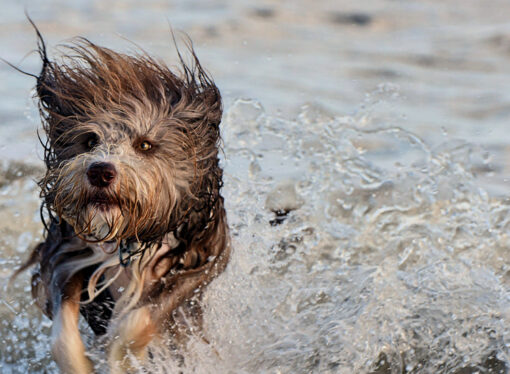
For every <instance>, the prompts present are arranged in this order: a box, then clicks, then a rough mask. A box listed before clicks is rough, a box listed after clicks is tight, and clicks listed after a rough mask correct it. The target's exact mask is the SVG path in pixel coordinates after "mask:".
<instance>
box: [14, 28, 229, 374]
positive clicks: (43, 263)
mask: <svg viewBox="0 0 510 374" xmlns="http://www.w3.org/2000/svg"><path fill="white" fill-rule="evenodd" d="M34 27H35V26H34ZM36 31H37V35H38V45H39V54H40V57H41V59H42V70H41V73H40V75H39V76H34V77H36V78H37V86H36V93H37V97H38V101H39V108H40V113H41V117H42V122H43V129H44V131H45V133H46V136H45V137H44V139H43V140H42V143H43V146H44V151H45V154H44V155H45V157H44V161H45V163H46V167H47V171H46V175H45V176H44V177H43V178H42V179H41V180H40V181H39V186H40V188H41V197H42V198H43V203H42V207H41V212H42V215H41V216H42V217H43V222H44V224H45V227H46V230H45V241H44V242H43V243H40V244H39V245H38V246H37V247H36V248H35V249H34V250H33V252H32V254H31V256H30V258H29V260H28V261H27V262H26V264H25V265H24V266H23V268H22V269H21V270H23V269H26V268H27V267H30V266H32V265H36V267H35V271H34V273H33V277H32V294H33V297H34V299H35V301H36V303H37V305H38V306H39V307H40V308H41V309H42V310H43V312H44V313H45V314H46V315H47V316H48V317H49V318H51V319H52V320H53V327H52V353H53V357H54V359H55V361H56V362H57V364H58V366H59V367H60V369H61V371H62V372H64V373H73V374H76V373H93V372H94V365H93V364H92V362H91V361H90V359H89V358H88V357H87V355H86V353H85V348H84V344H83V343H82V340H81V337H80V332H79V330H78V319H79V314H80V313H81V314H82V315H83V316H84V317H85V319H86V320H87V322H88V323H89V325H90V327H91V328H92V330H93V331H94V332H95V334H96V335H101V336H104V337H106V338H105V339H106V340H107V341H108V342H109V343H108V351H107V354H108V360H109V365H110V370H111V372H113V373H124V372H129V371H130V367H131V364H132V363H131V361H130V358H129V357H132V356H133V355H134V356H135V357H137V358H139V359H143V357H144V355H146V350H147V345H148V344H149V342H151V340H153V339H154V338H157V337H158V336H159V335H160V333H163V332H165V331H167V329H169V328H171V325H172V320H173V319H174V317H175V314H174V311H175V310H176V309H177V308H178V307H179V306H183V308H185V305H187V303H186V301H187V300H188V299H189V298H190V297H192V296H193V295H194V294H196V293H197V291H198V290H200V289H201V287H203V286H204V285H205V284H207V283H208V282H209V281H210V280H211V279H212V278H213V277H214V276H216V275H217V274H218V273H219V272H221V271H223V269H224V268H225V266H226V263H227V261H228V257H229V251H230V247H229V240H228V228H227V223H226V217H225V211H224V208H223V198H222V197H221V195H220V188H221V186H222V170H221V168H220V167H219V165H218V144H219V141H220V134H219V125H220V121H221V115H222V105H221V97H220V93H219V91H218V89H217V87H216V86H215V84H214V83H213V81H212V80H211V78H210V77H209V76H208V75H207V74H206V73H205V71H204V70H203V69H202V67H201V65H200V63H199V61H198V59H197V57H196V55H195V53H194V52H193V49H192V48H191V47H190V52H191V55H192V57H193V63H192V64H191V66H190V65H186V64H185V63H184V60H183V58H182V57H181V55H180V53H179V58H180V65H181V68H180V69H179V70H180V72H179V73H175V72H172V71H171V70H170V69H169V68H168V67H167V66H166V65H164V64H162V63H160V62H157V61H156V60H154V59H153V58H151V57H149V56H148V55H147V54H145V53H142V54H140V55H135V56H130V55H125V54H121V53H117V52H114V51H112V50H110V49H107V48H103V47H100V46H98V45H96V44H93V43H91V42H90V41H88V40H86V39H77V40H76V41H75V42H74V43H73V44H70V45H68V46H66V47H65V48H67V49H66V51H67V52H66V53H65V55H64V56H63V57H62V59H61V60H58V61H50V60H49V58H48V56H47V52H46V46H45V44H44V41H43V39H42V37H41V35H40V33H39V31H38V30H37V29H36ZM21 270H20V271H21ZM195 312H196V310H192V309H190V308H188V313H190V314H191V315H193V313H195ZM195 317H197V318H196V319H197V320H198V319H199V316H195ZM127 353H129V355H128V354H127Z"/></svg>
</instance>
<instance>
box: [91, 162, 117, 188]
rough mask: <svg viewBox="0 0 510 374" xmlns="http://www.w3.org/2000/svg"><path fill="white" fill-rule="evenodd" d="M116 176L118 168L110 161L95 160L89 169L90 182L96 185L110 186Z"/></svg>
mask: <svg viewBox="0 0 510 374" xmlns="http://www.w3.org/2000/svg"><path fill="white" fill-rule="evenodd" d="M116 176H117V170H115V166H113V164H110V163H109V162H94V163H93V164H91V165H90V166H89V169H88V170H87V177H88V179H89V182H90V184H91V185H93V186H95V187H108V186H109V185H110V184H111V183H112V182H113V180H114V179H115V177H116Z"/></svg>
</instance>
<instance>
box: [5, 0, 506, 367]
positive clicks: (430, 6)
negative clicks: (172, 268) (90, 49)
mask: <svg viewBox="0 0 510 374" xmlns="http://www.w3.org/2000/svg"><path fill="white" fill-rule="evenodd" d="M87 4H88V3H87ZM90 4H92V5H90V6H89V5H86V4H85V3H82V2H76V3H74V2H73V5H62V4H61V6H62V7H63V8H62V9H63V12H64V13H66V14H67V15H68V17H69V18H70V19H73V17H75V18H77V19H80V20H91V19H93V18H94V15H96V16H97V17H96V18H95V21H94V22H95V23H94V22H93V23H92V24H90V23H85V22H83V23H82V22H77V23H76V26H74V28H71V29H70V30H69V29H67V28H69V27H70V24H69V22H70V21H67V18H66V21H65V22H64V24H63V25H60V28H59V29H58V30H60V31H59V35H61V38H63V37H67V36H69V35H74V34H78V33H80V34H84V33H85V34H86V33H87V32H89V33H91V32H92V31H90V30H91V29H92V28H93V27H95V28H98V29H100V30H102V31H103V30H104V31H103V32H104V33H105V35H106V33H107V32H109V30H111V29H115V28H116V25H119V24H122V25H125V26H124V27H125V29H122V30H121V31H122V32H123V33H125V34H126V35H128V36H129V37H130V38H131V39H133V40H135V41H137V42H140V41H141V42H142V44H143V45H148V46H149V47H150V48H153V49H154V50H155V51H157V54H158V55H162V54H164V53H165V52H164V50H163V49H161V45H162V44H163V41H162V39H161V38H156V39H155V42H154V44H151V42H149V40H152V39H154V35H158V33H152V32H151V30H153V29H154V28H156V29H157V28H158V27H160V29H158V30H159V31H160V32H161V33H162V31H161V30H163V29H164V28H165V27H166V24H165V22H161V26H158V21H155V22H154V24H151V26H150V27H149V28H148V29H146V30H144V29H143V28H140V27H139V26H140V23H137V22H141V21H140V19H141V20H147V19H152V18H151V17H155V15H156V14H157V13H158V11H159V10H158V9H167V8H165V6H164V5H163V4H159V3H157V2H150V3H149V5H148V6H147V8H146V9H145V10H144V12H145V13H141V14H139V17H140V18H136V17H135V16H134V14H135V13H134V12H133V9H134V8H135V7H136V6H135V5H134V4H130V3H127V4H128V5H124V8H118V9H116V10H114V11H112V12H113V14H115V15H116V16H118V17H121V16H122V17H124V18H122V17H121V19H120V20H119V19H118V18H115V19H116V21H115V22H111V20H109V19H108V17H107V15H106V14H103V13H104V12H106V10H104V9H103V8H101V7H100V5H99V4H96V3H94V2H92V3H90ZM186 4H187V3H184V2H182V3H181V2H175V3H174V4H173V5H172V7H171V9H172V13H171V14H172V17H173V19H172V21H173V22H177V23H178V25H179V26H180V27H185V28H186V29H187V30H188V31H189V32H190V33H192V37H193V38H194V40H195V41H196V42H197V43H198V46H199V52H202V53H199V54H200V56H202V55H204V56H205V58H204V59H205V62H204V65H205V66H207V67H208V68H209V69H210V70H211V72H212V73H213V75H214V76H215V77H216V76H217V77H218V78H219V83H221V85H220V87H222V90H223V91H224V92H225V97H226V103H227V105H226V111H225V116H224V121H223V123H222V127H223V139H224V141H223V142H224V145H223V149H224V155H223V158H222V163H223V166H224V168H225V187H224V189H223V195H224V196H225V201H226V208H227V212H228V220H229V225H230V227H231V234H232V242H233V248H234V252H233V256H232V259H231V262H230V265H229V267H228V268H227V270H226V272H225V273H224V274H223V275H222V276H221V277H219V278H218V279H216V280H215V281H214V282H213V283H212V284H211V285H210V286H208V288H207V290H206V292H205V295H204V299H203V305H204V309H205V313H204V318H205V324H204V325H205V328H204V332H203V334H204V335H205V336H206V338H207V340H209V342H210V343H209V344H206V343H204V341H203V339H202V338H201V336H200V333H199V332H196V335H193V336H191V337H190V339H189V341H188V343H187V344H188V347H187V349H186V350H184V351H182V352H180V353H176V352H173V351H171V350H170V349H166V348H165V347H166V346H165V345H164V344H160V345H155V346H153V347H152V351H153V353H154V359H153V362H152V363H151V364H150V365H149V369H148V370H150V372H151V373H170V372H177V371H178V370H180V371H182V372H184V373H377V374H380V373H456V374H466V373H477V372H479V373H507V372H508V371H509V369H508V368H510V331H509V330H510V264H509V255H508V248H509V247H510V238H509V236H508V233H509V232H510V198H509V195H508V180H509V179H508V170H509V169H508V166H507V165H508V161H507V160H508V144H509V141H510V138H509V135H508V130H507V128H508V124H507V116H506V115H505V113H506V112H505V107H506V105H507V98H506V96H507V93H506V91H507V87H508V85H507V83H508V76H509V75H508V74H507V71H506V69H508V63H507V60H506V57H505V56H506V55H505V53H506V52H505V51H504V48H505V41H506V40H507V36H506V35H507V30H508V25H507V24H506V23H505V20H504V17H503V16H502V15H503V14H504V12H503V11H502V10H500V11H498V12H496V11H494V9H493V10H490V9H488V8H489V7H482V6H479V5H477V3H476V2H468V1H466V2H463V3H462V7H461V6H459V4H458V3H455V2H451V3H446V4H443V3H442V2H437V3H436V2H431V3H427V4H426V3H423V4H422V3H418V2H414V3H406V4H403V3H400V2H391V4H393V6H390V7H387V8H384V7H383V5H387V4H388V2H382V1H374V2H373V4H372V5H373V7H371V8H370V7H368V6H367V7H366V8H363V7H361V8H360V9H358V10H359V11H360V12H364V14H369V15H370V16H371V17H372V18H371V19H372V21H370V22H369V24H368V25H358V24H359V23H361V24H363V22H365V21H366V18H363V17H361V16H359V17H358V18H356V17H355V18H354V21H353V22H354V25H350V26H338V25H339V24H342V22H344V21H345V15H343V13H342V12H344V13H345V12H349V11H352V10H353V9H357V8H356V7H355V6H354V5H353V4H354V3H350V2H345V4H343V5H344V6H343V7H340V6H338V8H334V9H333V8H332V6H331V5H328V2H320V1H318V2H317V6H316V7H314V8H313V9H310V7H306V4H305V3H301V2H296V3H295V5H293V6H291V5H290V4H285V5H281V6H275V5H272V3H270V2H268V3H263V4H262V5H261V6H260V7H259V8H260V9H259V8H257V9H258V12H259V13H258V14H259V15H255V16H254V15H253V11H254V10H253V8H250V7H249V6H248V5H247V4H245V3H243V2H239V3H236V4H238V5H233V4H229V3H227V2H219V1H218V2H211V3H210V5H209V7H207V8H201V9H195V8H197V7H195V8H194V7H190V6H189V5H186ZM239 4H240V5H239ZM395 4H396V5H395ZM455 4H457V5H455ZM498 4H499V5H498V6H501V7H503V8H504V7H505V6H506V5H505V3H503V2H502V3H499V2H498ZM33 6H34V8H35V9H34V12H35V13H36V15H37V16H38V17H40V18H41V21H42V22H43V25H44V26H46V27H47V29H48V32H49V34H50V35H49V37H50V38H54V37H55V33H56V31H55V27H56V26H55V23H54V22H55V21H54V18H52V17H54V16H52V15H51V12H50V11H49V10H48V8H46V7H44V6H43V5H41V4H39V3H37V2H36V3H35V5H33ZM85 8H87V9H85ZM262 8H263V9H266V11H263V9H262ZM6 9H7V13H8V14H11V13H12V17H14V18H13V21H12V22H11V23H10V24H8V25H7V26H0V32H2V30H4V31H3V32H6V31H5V30H7V29H9V28H11V29H12V28H13V27H18V28H22V26H21V25H24V21H23V19H22V16H19V14H18V13H17V12H18V11H21V10H20V9H19V8H16V6H14V5H9V6H7V5H6ZM168 9H170V8H168ZM261 9H262V10H261ZM267 9H273V11H274V14H275V15H274V17H273V21H272V22H273V23H272V24H270V25H273V26H268V25H267V24H265V23H264V22H267V12H268V10H267ZM302 9H306V10H307V11H309V13H306V14H307V15H308V17H305V15H304V13H303V12H300V10H302ZM498 9H500V8H498ZM505 9H506V8H505ZM326 10H328V11H329V12H330V13H331V14H330V13H324V12H326ZM264 12H265V13H264ZM321 12H322V13H321ZM339 12H340V13H341V14H340V13H339ZM208 14H213V15H214V17H213V20H212V21H211V20H210V19H209V18H208V17H207V15H208ZM260 14H266V15H265V16H264V15H262V16H260ZM335 14H336V16H335V17H336V18H335V17H333V15H335ZM402 15H405V16H406V17H404V18H399V17H400V16H402ZM4 17H6V16H4ZM264 17H265V18H264ZM331 17H333V19H334V20H335V22H336V23H335V24H334V25H333V24H331V23H330V21H329V20H330V19H331ZM342 17H344V18H342ZM34 18H35V15H34ZM4 19H5V18H4ZM363 19H365V21H363ZM240 20H242V21H245V23H242V22H240ZM128 21H137V22H134V24H133V25H131V26H130V27H128V26H127V22H128ZM234 21H237V27H238V29H237V30H238V31H237V32H227V31H228V30H229V27H233V26H232V22H234ZM351 21H352V18H351ZM390 21H391V22H390ZM429 21H430V22H431V24H432V26H435V27H436V28H434V27H432V26H430V24H429V23H428V22H429ZM328 22H329V23H328ZM356 22H357V23H356ZM366 22H368V21H366ZM141 23H143V24H147V22H141ZM210 23H213V24H214V26H215V27H216V32H217V36H216V37H215V38H212V37H208V36H207V35H206V34H204V31H203V30H205V28H206V27H209V26H211V25H210ZM300 23H301V24H302V25H300ZM87 25H88V26H87ZM137 25H138V26H137ZM264 25H265V26H264ZM284 26H285V27H290V28H291V30H293V31H294V32H295V33H294V34H292V33H290V34H289V33H287V32H284ZM23 27H24V26H23ZM119 27H120V26H119ZM268 27H272V28H274V30H273V29H271V30H266V28H268ZM339 27H340V28H341V31H339V29H338V28H339ZM363 28H365V29H363ZM23 30H24V31H23V32H22V33H21V34H19V35H18V36H16V37H14V36H8V37H6V38H5V40H6V43H8V44H9V45H12V44H15V43H14V42H15V40H16V39H15V38H21V39H22V40H25V39H24V38H26V39H27V40H28V42H30V43H33V37H32V36H31V34H30V31H29V30H28V29H24V28H23ZM226 30H227V31H226ZM239 30H241V31H242V32H241V31H239ZM263 30H266V31H265V32H267V33H268V34H271V32H272V34H271V35H272V36H271V38H270V40H269V39H267V38H266V37H265V36H267V35H266V34H262V35H261V34H260V32H261V31H263ZM275 30H276V31H278V32H276V31H275ZM282 30H283V31H282ZM363 30H364V31H363ZM270 31H271V32H270ZM305 31H309V33H306V32H305ZM112 33H113V32H112ZM475 34H476V35H475ZM20 35H21V36H20ZM105 35H103V36H97V35H96V36H97V37H98V38H99V39H100V40H99V41H101V42H104V43H105V44H108V45H111V44H110V43H109V42H112V43H113V44H114V45H116V44H115V43H119V41H118V40H117V41H114V38H113V37H112V36H111V35H106V36H105ZM346 35H347V36H349V38H347V37H346ZM263 36H264V37H263ZM340 37H342V39H341V40H342V41H343V43H342V45H339V42H338V40H340V39H339V38H340ZM396 37H398V38H400V39H398V40H400V41H401V42H398V40H397V39H395V38H396ZM112 40H113V41H112ZM319 41H320V42H319ZM28 42H27V43H28ZM144 43H145V44H144ZM491 43H492V44H491ZM494 43H495V44H494ZM26 45H30V46H32V44H29V43H28V44H25V46H26ZM25 46H21V44H20V46H19V47H18V46H17V47H16V48H14V49H10V48H9V49H8V50H9V51H10V52H9V53H12V56H21V55H23V54H24V53H26V51H27V48H26V47H25ZM333 47H335V48H333ZM475 47H480V48H475ZM17 48H18V49H19V53H18V52H15V51H16V50H17ZM30 48H31V47H30ZM491 48H492V49H491ZM21 50H23V52H21ZM160 51H161V53H159V52H160ZM480 51H481V52H480ZM482 52H483V53H482ZM376 53H377V54H378V56H379V57H378V58H377V59H374V57H373V56H374V54H376ZM288 54H292V56H290V57H289V56H288ZM420 56H421V57H420ZM424 56H425V57H427V56H428V57H430V58H429V59H427V58H425V57H424ZM230 57H232V59H230V60H229V61H231V64H225V62H224V61H225V60H226V59H228V58H230ZM16 58H18V57H16ZM339 58H340V59H339ZM420 58H421V59H420ZM424 58H425V59H424ZM262 61H264V64H262V63H261V62H262ZM391 61H398V63H396V64H393V63H391ZM236 62H237V63H236ZM25 63H26V64H27V65H28V67H34V69H35V68H36V66H37V65H36V61H35V60H31V59H30V58H28V59H27V61H26V62H25ZM287 63H288V65H286V64H287ZM312 66H316V67H317V68H316V69H313V68H312ZM388 66H391V71H393V72H395V74H396V75H392V74H390V73H389V71H388V70H384V69H385V68H387V67H388ZM304 68H307V69H308V70H306V71H307V72H308V74H303V70H302V69H304ZM383 70H384V71H386V73H385V74H382V73H381V74H382V75H381V74H379V73H380V72H381V71H383ZM384 71H383V72H384ZM343 72H347V73H345V74H346V75H344V73H343ZM370 72H372V73H373V74H372V75H369V76H368V75H367V74H368V73H370ZM377 72H379V73H377ZM0 73H1V74H2V77H3V76H8V77H9V80H7V81H6V80H4V81H3V82H4V83H2V84H1V85H0V90H3V92H2V93H4V95H3V96H5V97H7V98H10V97H16V96H19V99H17V100H15V99H9V100H6V101H5V102H0V109H1V116H2V117H1V118H2V120H3V122H2V124H1V125H0V134H1V135H3V138H2V142H1V146H2V147H3V148H2V149H1V150H0V152H1V153H2V156H3V157H2V159H3V160H4V161H3V164H2V168H1V172H0V217H3V220H2V223H1V224H0V230H1V233H2V235H1V237H0V241H1V243H2V250H1V251H0V287H2V290H3V292H2V294H1V295H0V342H1V344H2V348H1V349H0V372H2V373H6V374H9V373H26V372H30V373H45V372H47V373H56V372H57V369H56V367H55V365H54V363H52V361H51V359H50V358H49V338H48V335H49V329H50V325H51V324H50V322H49V321H48V320H47V319H46V318H44V317H41V315H40V313H39V312H37V310H36V307H35V305H33V303H32V302H31V300H30V296H29V279H28V278H29V276H28V274H25V275H23V276H21V277H20V278H19V279H18V280H17V281H16V283H15V284H14V286H13V287H11V288H9V289H5V287H6V284H7V277H8V276H9V274H10V273H11V272H12V269H13V268H14V267H15V266H16V264H18V263H19V262H20V259H21V258H24V257H25V256H26V254H27V252H26V251H25V249H24V248H26V246H27V244H28V243H29V242H32V243H35V242H36V241H37V240H40V235H41V225H40V222H39V217H38V204H39V199H38V191H37V188H36V185H35V183H34V181H33V180H34V178H37V176H38V175H40V173H41V163H40V161H38V159H37V154H36V153H35V151H34V150H35V149H36V147H37V146H36V141H35V136H34V132H35V127H36V126H37V113H35V111H34V110H33V107H32V106H31V104H30V101H29V100H27V98H26V97H27V96H28V89H29V86H30V84H33V82H32V83H30V82H28V83H29V84H28V85H27V86H23V85H24V84H26V82H25V81H24V79H25V78H22V77H19V76H17V75H13V74H15V73H13V72H12V71H8V70H7V69H5V67H2V68H1V70H0ZM376 73H377V74H376ZM361 76H365V78H360V77H361ZM402 77H404V78H405V79H403V78H402ZM277 78H278V79H277ZM353 79H357V81H354V80H353ZM22 82H23V83H22ZM344 83H345V84H346V86H343V87H344V88H342V84H344ZM23 87H26V88H23ZM6 90H11V91H12V92H13V93H11V94H10V95H7V93H6V92H7V91H6ZM247 94H249V95H250V96H252V97H256V98H257V99H259V100H250V99H238V97H239V96H245V95H247ZM307 101H311V102H312V103H311V104H306V105H303V103H304V102H307ZM313 102H315V104H314V103H313ZM296 107H299V108H298V109H296ZM278 109H281V111H278ZM82 330H83V332H84V334H85V336H86V337H87V344H88V345H89V346H92V345H95V342H94V341H93V339H92V335H91V333H90V331H89V330H88V329H87V327H86V326H85V325H83V326H82ZM93 355H94V356H95V358H96V359H97V360H98V361H101V360H104V355H103V353H102V351H101V349H100V348H97V347H96V348H95V349H93ZM179 355H180V356H179ZM182 358H183V361H182ZM143 370H144V369H141V368H140V371H141V372H144V371H143Z"/></svg>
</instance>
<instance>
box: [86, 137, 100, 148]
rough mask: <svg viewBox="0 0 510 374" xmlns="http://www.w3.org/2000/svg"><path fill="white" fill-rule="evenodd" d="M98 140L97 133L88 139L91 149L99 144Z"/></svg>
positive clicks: (88, 145)
mask: <svg viewBox="0 0 510 374" xmlns="http://www.w3.org/2000/svg"><path fill="white" fill-rule="evenodd" d="M97 143H98V141H97V137H96V136H95V135H93V136H91V137H90V138H89V139H88V140H87V147H88V148H89V149H92V148H94V147H95V146H96V145H97Z"/></svg>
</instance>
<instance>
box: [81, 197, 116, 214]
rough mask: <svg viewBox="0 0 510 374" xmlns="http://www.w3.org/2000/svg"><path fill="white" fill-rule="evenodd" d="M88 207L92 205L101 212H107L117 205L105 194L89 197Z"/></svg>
mask: <svg viewBox="0 0 510 374" xmlns="http://www.w3.org/2000/svg"><path fill="white" fill-rule="evenodd" d="M88 204H89V205H93V206H95V207H97V208H99V209H101V210H107V209H109V208H111V207H112V206H116V205H118V203H117V201H116V200H115V199H113V198H111V197H110V196H108V195H106V194H96V195H93V196H91V197H90V199H89V202H88Z"/></svg>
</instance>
